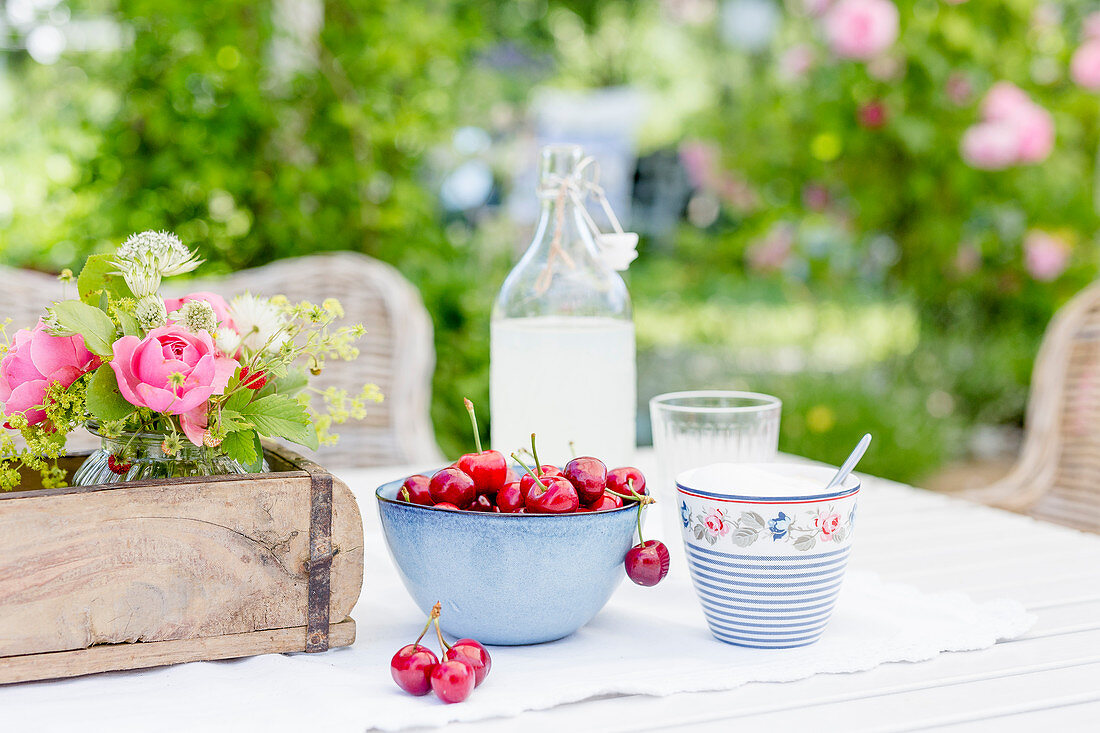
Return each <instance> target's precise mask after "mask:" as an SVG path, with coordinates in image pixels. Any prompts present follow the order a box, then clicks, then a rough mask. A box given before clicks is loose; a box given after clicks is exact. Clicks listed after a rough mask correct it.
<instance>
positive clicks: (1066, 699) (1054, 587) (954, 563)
mask: <svg viewBox="0 0 1100 733" xmlns="http://www.w3.org/2000/svg"><path fill="white" fill-rule="evenodd" d="M637 463H638V466H639V467H640V468H641V469H642V470H643V471H644V472H646V473H647V474H652V473H653V472H654V469H655V465H654V464H655V456H654V455H653V453H652V451H651V450H641V451H639V455H638V460H637ZM410 472H412V471H410V470H409V468H408V467H393V468H377V469H369V470H357V471H336V473H337V474H338V475H340V476H341V477H342V478H343V479H344V480H345V481H347V483H348V485H349V486H350V487H351V488H352V490H353V491H354V492H355V493H356V494H357V495H358V496H359V499H360V505H361V506H362V508H363V513H364V517H363V521H364V527H365V528H366V531H367V532H368V533H369V532H372V531H379V526H378V518H377V511H376V509H375V507H374V502H373V497H372V493H373V489H374V488H375V487H377V486H378V485H379V484H381V483H383V482H385V481H388V480H392V479H394V478H396V477H399V476H401V475H403V474H407V473H410ZM862 479H863V489H862V491H861V494H860V500H859V515H860V516H859V529H858V534H857V540H856V542H855V543H854V545H853V551H852V557H851V561H850V566H849V567H850V568H851V569H858V570H869V571H873V572H877V573H878V574H879V575H880V576H881V577H883V579H885V580H890V581H896V582H903V583H907V584H910V585H913V586H915V587H917V588H919V589H921V590H924V591H927V592H950V591H958V592H962V593H966V594H969V595H970V596H971V597H973V598H975V599H978V600H984V599H996V598H1010V599H1014V600H1017V601H1019V602H1020V603H1022V604H1023V605H1024V606H1025V607H1026V608H1027V609H1028V610H1029V611H1030V612H1031V613H1033V614H1035V616H1036V617H1037V619H1038V620H1037V622H1036V624H1035V626H1034V627H1032V629H1031V630H1030V631H1029V632H1027V633H1026V634H1024V635H1023V636H1022V637H1020V638H1018V639H1014V640H1011V641H1005V642H1002V643H1000V644H997V645H996V646H995V647H993V648H991V649H985V650H980V651H975V652H961V653H947V654H941V655H940V656H938V657H936V658H935V659H932V660H930V661H927V662H921V663H915V664H911V663H900V664H884V665H881V666H879V667H876V668H875V669H872V670H868V671H866V672H860V673H855V674H823V675H817V676H814V677H810V678H807V679H804V680H801V681H797V682H786V683H753V684H748V685H744V686H742V687H739V688H737V689H734V690H730V691H726V692H706V693H683V694H677V695H671V696H667V697H646V696H617V697H610V698H603V699H594V700H588V701H584V702H579V703H572V704H568V705H563V706H559V707H556V708H552V709H549V710H542V711H531V712H527V713H524V714H523V715H522V716H520V717H519V718H505V719H497V720H490V721H481V722H477V723H469V724H453V725H451V726H448V730H450V729H455V730H477V731H513V730H520V729H522V730H524V731H543V730H546V731H549V730H555V731H558V730H577V731H585V730H601V731H628V730H686V729H690V730H692V731H696V732H697V731H710V730H715V731H718V730H721V731H729V730H731V729H732V728H733V727H734V726H736V728H737V729H739V730H750V729H751V730H771V731H775V730H785V729H792V730H793V729H805V728H807V727H810V728H819V727H825V728H833V727H834V726H839V727H840V728H841V729H843V730H844V731H846V732H847V733H852V732H854V731H906V730H923V729H932V728H934V729H941V730H942V729H946V730H953V731H954V730H959V731H964V730H965V731H986V730H996V731H999V732H1000V731H1017V730H1019V731H1024V730H1027V731H1034V730H1035V728H1036V726H1043V725H1047V724H1050V725H1055V726H1060V727H1061V729H1062V730H1069V731H1075V730H1100V723H1097V720H1100V536H1096V535H1091V534H1087V533H1082V532H1078V531H1076V530H1072V529H1067V528H1064V527H1059V526H1056V525H1052V524H1047V523H1043V522H1038V521H1035V520H1032V519H1030V518H1028V517H1023V516H1019V515H1015V514H1012V513H1009V512H1004V511H1001V510H997V509H991V508H989V507H985V506H980V505H976V504H972V503H969V502H965V501H962V500H960V499H955V498H952V497H949V496H945V495H942V494H936V493H932V492H928V491H923V490H919V489H915V488H913V487H911V486H906V485H904V484H899V483H896V482H893V481H888V480H885V479H879V478H874V477H870V476H867V475H865V474H864V475H862ZM654 524H656V523H654ZM655 528H656V527H655ZM666 539H667V538H666ZM674 540H675V541H677V542H678V541H680V540H679V538H674ZM387 561H388V558H387Z"/></svg>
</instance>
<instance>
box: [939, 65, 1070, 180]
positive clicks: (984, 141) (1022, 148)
mask: <svg viewBox="0 0 1100 733" xmlns="http://www.w3.org/2000/svg"><path fill="white" fill-rule="evenodd" d="M981 114H982V118H983V122H980V123H978V124H976V125H972V126H971V127H970V128H969V129H968V130H967V131H966V132H965V133H964V134H963V138H962V140H961V141H960V143H959V149H960V152H961V153H962V156H963V159H964V160H966V162H967V163H968V164H969V165H971V166H973V167H974V168H980V169H982V170H1002V169H1004V168H1008V167H1009V166H1012V165H1016V164H1018V163H1040V162H1042V161H1044V160H1046V158H1047V156H1049V155H1050V151H1051V150H1053V149H1054V118H1053V117H1052V116H1051V114H1050V112H1048V111H1047V110H1046V109H1044V108H1042V107H1040V106H1039V105H1037V104H1035V103H1034V102H1033V101H1031V98H1030V97H1028V96H1027V93H1026V92H1024V91H1023V90H1022V89H1020V88H1019V87H1018V86H1016V85H1015V84H1012V83H1011V82H1007V81H1000V82H997V83H996V84H994V85H993V86H992V87H991V88H990V90H989V92H988V93H987V94H986V95H985V99H983V100H982V105H981Z"/></svg>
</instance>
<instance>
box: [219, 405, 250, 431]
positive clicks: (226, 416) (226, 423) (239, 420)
mask: <svg viewBox="0 0 1100 733" xmlns="http://www.w3.org/2000/svg"><path fill="white" fill-rule="evenodd" d="M221 425H222V427H223V428H225V430H226V432H229V433H235V432H239V431H242V430H251V429H252V423H250V422H248V421H247V420H246V419H245V417H244V416H243V415H242V414H241V413H240V412H238V411H237V410H228V409H223V410H222V412H221Z"/></svg>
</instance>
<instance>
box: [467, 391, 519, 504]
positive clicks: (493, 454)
mask: <svg viewBox="0 0 1100 733" xmlns="http://www.w3.org/2000/svg"><path fill="white" fill-rule="evenodd" d="M462 402H463V404H464V405H466V412H468V413H470V427H471V428H472V429H473V432H474V446H475V447H476V448H477V450H476V451H474V452H473V453H467V454H466V455H464V456H462V457H461V458H459V459H458V462H457V463H456V464H455V465H456V466H458V467H459V468H460V469H462V470H463V471H464V472H465V473H466V475H468V476H469V477H470V478H472V479H473V480H474V483H475V484H476V485H477V490H478V493H479V494H489V495H491V496H496V493H497V492H498V491H500V487H502V486H504V482H505V481H507V480H508V461H506V460H504V454H503V453H501V452H500V451H495V450H482V449H481V432H480V431H479V430H478V428H477V415H476V414H474V403H473V402H470V400H469V399H467V398H465V397H464V398H462Z"/></svg>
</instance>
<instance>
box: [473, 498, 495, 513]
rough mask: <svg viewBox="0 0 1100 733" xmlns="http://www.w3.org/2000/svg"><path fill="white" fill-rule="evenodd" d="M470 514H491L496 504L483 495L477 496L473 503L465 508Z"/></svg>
mask: <svg viewBox="0 0 1100 733" xmlns="http://www.w3.org/2000/svg"><path fill="white" fill-rule="evenodd" d="M466 508H467V509H468V510H470V511H471V512H491V511H493V510H494V509H496V508H497V506H496V504H494V503H493V502H491V501H490V500H489V497H487V496H485V494H479V495H478V497H477V498H476V499H474V503H473V504H471V505H470V506H468V507H466Z"/></svg>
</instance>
